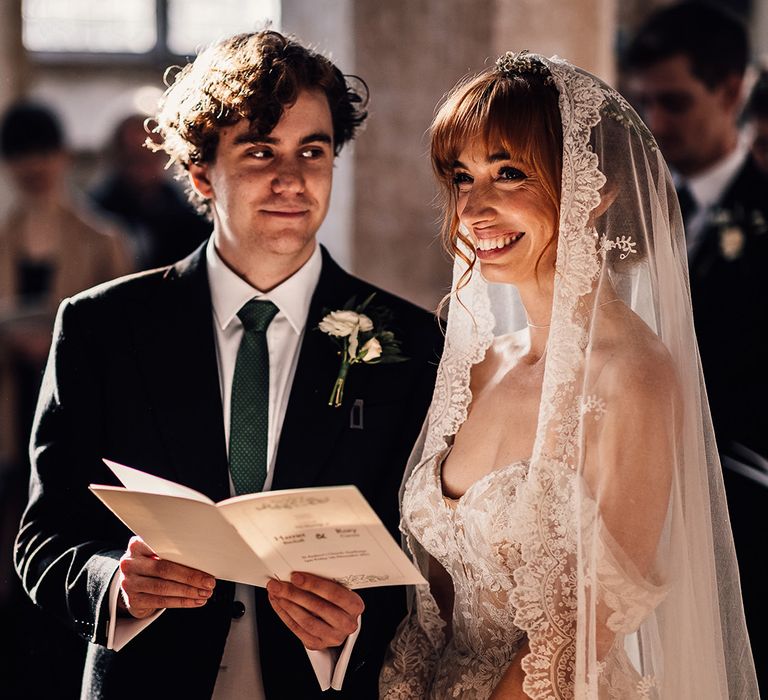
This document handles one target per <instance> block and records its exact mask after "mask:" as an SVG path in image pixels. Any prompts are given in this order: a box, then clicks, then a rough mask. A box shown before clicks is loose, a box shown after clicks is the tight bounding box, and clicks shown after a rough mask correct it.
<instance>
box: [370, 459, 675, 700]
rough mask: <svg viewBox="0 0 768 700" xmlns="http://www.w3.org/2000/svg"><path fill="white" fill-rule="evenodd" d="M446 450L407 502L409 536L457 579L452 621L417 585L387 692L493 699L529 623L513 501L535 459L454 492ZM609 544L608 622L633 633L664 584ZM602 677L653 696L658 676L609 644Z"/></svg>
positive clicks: (611, 689) (389, 667)
mask: <svg viewBox="0 0 768 700" xmlns="http://www.w3.org/2000/svg"><path fill="white" fill-rule="evenodd" d="M446 455H447V451H446V452H443V453H441V454H439V455H437V456H436V457H433V458H431V459H428V460H426V461H424V462H422V463H421V464H420V465H418V466H417V467H416V468H415V469H414V471H413V472H412V474H411V476H410V478H409V479H408V482H407V484H406V487H405V491H404V494H403V505H402V510H403V530H404V532H405V534H406V536H407V537H408V538H409V539H410V540H411V541H412V542H413V539H415V540H417V541H418V544H419V545H420V547H422V548H423V550H424V551H425V552H426V553H428V554H429V555H431V556H432V557H433V558H434V559H436V560H437V561H438V562H439V563H440V564H441V565H442V567H443V568H444V569H445V570H446V571H447V572H448V574H449V575H450V577H451V580H452V581H453V589H454V602H453V619H452V625H451V630H450V631H449V630H446V629H445V623H444V622H443V620H442V618H441V617H440V615H439V613H438V609H437V604H436V603H435V601H434V599H433V598H432V596H431V594H430V592H429V590H428V587H426V586H420V587H418V590H417V602H416V606H415V608H414V610H413V611H412V613H411V615H410V616H409V617H408V618H407V619H406V620H405V621H404V623H403V625H402V626H401V628H400V630H399V631H398V634H397V636H396V637H395V640H394V642H393V644H392V654H391V657H390V659H389V661H388V662H387V664H386V665H385V667H384V670H383V671H382V693H381V696H382V697H383V698H391V699H393V700H395V699H397V700H399V699H400V698H403V699H405V698H408V699H411V700H414V699H416V698H434V699H435V700H438V699H440V700H442V699H443V698H462V699H466V700H474V699H477V700H481V699H483V698H488V697H489V696H490V694H491V693H492V692H493V689H494V688H495V687H496V685H497V684H498V682H499V680H500V679H501V677H502V675H503V674H504V672H505V671H506V669H507V667H508V666H509V664H510V663H511V662H512V660H513V659H514V657H515V655H516V654H517V653H518V651H520V649H521V647H522V646H523V645H524V644H525V642H526V634H525V632H524V631H523V630H522V629H520V628H519V627H518V626H517V625H516V624H515V617H516V614H517V610H516V608H515V605H514V601H513V591H514V590H515V588H516V583H515V579H514V576H513V572H514V571H515V570H516V569H519V568H520V567H521V566H522V564H523V562H522V559H521V545H520V542H519V541H516V540H517V538H516V534H515V533H516V530H517V527H516V522H515V518H516V509H515V507H514V505H515V503H516V500H517V491H518V488H519V487H521V485H523V484H524V483H525V480H526V476H527V474H528V461H527V460H525V461H519V462H514V463H512V464H509V465H507V466H505V467H502V468H501V469H496V470H494V471H492V472H490V473H489V474H487V475H486V476H484V477H482V478H481V479H479V480H478V481H476V482H475V483H474V484H472V485H471V486H470V487H469V489H467V491H466V493H464V494H463V495H462V496H461V497H460V498H458V499H451V498H448V497H446V496H444V495H443V492H442V483H441V466H442V463H443V461H444V460H445V457H446ZM413 544H414V545H415V542H413ZM412 546H413V545H412ZM603 553H604V555H605V556H606V559H605V561H604V562H603V563H602V565H600V566H598V571H599V573H600V578H601V579H602V581H601V583H602V588H603V590H607V589H610V591H611V593H612V598H613V602H614V606H615V608H614V611H613V618H612V622H611V629H612V630H613V631H615V632H617V633H624V634H626V633H630V632H632V631H634V629H636V628H637V626H638V625H639V623H640V622H641V621H642V620H643V619H644V618H645V617H646V616H647V615H648V613H650V612H651V611H652V610H653V609H654V608H655V607H656V605H657V604H658V603H659V602H660V601H661V600H662V599H663V598H664V594H665V590H664V589H663V588H662V587H655V586H651V585H646V586H642V585H636V584H635V583H633V582H631V581H630V580H629V579H628V578H627V577H626V576H624V575H622V572H621V570H620V568H619V567H618V566H617V564H616V561H615V559H614V558H613V557H611V556H610V555H609V554H608V552H607V551H606V550H605V549H603ZM436 650H441V651H439V652H437V653H436ZM598 685H599V686H600V688H601V690H600V691H599V697H601V698H606V699H608V698H610V699H611V700H614V699H616V700H619V699H621V700H635V699H637V700H640V699H643V698H652V697H654V695H652V694H651V692H652V688H653V685H654V680H653V679H652V678H648V677H645V678H643V677H641V676H640V675H639V674H638V673H637V672H636V671H635V670H634V668H633V667H632V665H631V663H630V662H629V658H628V657H627V655H626V653H625V651H624V650H623V649H614V650H612V651H611V653H610V654H609V656H608V657H607V658H606V659H605V663H604V664H603V666H602V673H601V678H600V679H599V683H598Z"/></svg>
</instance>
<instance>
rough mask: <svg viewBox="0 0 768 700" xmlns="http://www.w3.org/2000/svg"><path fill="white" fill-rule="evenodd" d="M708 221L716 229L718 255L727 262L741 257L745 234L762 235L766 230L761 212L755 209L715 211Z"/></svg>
mask: <svg viewBox="0 0 768 700" xmlns="http://www.w3.org/2000/svg"><path fill="white" fill-rule="evenodd" d="M710 220H711V222H712V224H713V225H714V226H716V227H717V233H718V244H719V248H720V254H721V255H722V256H723V257H724V258H725V259H726V260H729V261H730V260H736V259H737V258H739V257H741V254H742V253H743V252H744V245H745V244H746V242H747V233H749V234H750V235H753V234H763V233H765V232H766V231H767V230H768V226H767V225H766V221H765V217H764V216H763V214H762V212H761V211H759V210H757V209H755V210H753V211H751V212H748V211H745V210H744V208H743V207H741V206H736V207H734V208H733V209H725V208H719V209H716V210H715V211H714V212H713V213H712V216H711V219H710Z"/></svg>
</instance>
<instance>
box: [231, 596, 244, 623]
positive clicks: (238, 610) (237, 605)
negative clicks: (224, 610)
mask: <svg viewBox="0 0 768 700" xmlns="http://www.w3.org/2000/svg"><path fill="white" fill-rule="evenodd" d="M243 615H245V605H244V604H243V603H241V602H240V601H239V600H235V601H234V602H233V603H232V619H234V620H237V619H238V618H241V617H242V616H243Z"/></svg>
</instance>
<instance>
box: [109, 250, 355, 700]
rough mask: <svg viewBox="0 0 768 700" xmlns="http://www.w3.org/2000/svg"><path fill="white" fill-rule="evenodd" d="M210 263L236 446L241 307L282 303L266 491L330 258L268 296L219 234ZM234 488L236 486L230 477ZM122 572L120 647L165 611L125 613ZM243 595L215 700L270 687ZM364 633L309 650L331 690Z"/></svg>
mask: <svg viewBox="0 0 768 700" xmlns="http://www.w3.org/2000/svg"><path fill="white" fill-rule="evenodd" d="M206 266H207V268H208V282H209V285H210V290H211V302H212V306H213V319H212V322H213V326H214V332H215V338H216V358H217V361H218V369H219V387H220V389H221V400H222V407H223V413H224V433H225V435H226V439H227V444H229V423H230V402H231V397H232V378H233V376H234V372H235V362H236V360H237V351H238V349H239V347H240V340H241V338H242V335H243V325H242V323H241V322H240V319H239V318H238V316H237V312H238V311H239V310H240V309H241V308H242V307H243V305H244V304H245V303H246V302H248V301H250V300H251V299H264V300H269V301H271V302H272V303H273V304H275V306H277V308H278V313H277V314H276V315H275V317H274V319H273V320H272V322H271V323H270V324H269V327H268V328H267V346H268V348H269V368H270V370H269V427H268V435H267V478H266V481H265V483H264V490H265V491H266V490H269V489H270V488H271V486H272V479H273V476H274V464H275V457H276V454H277V445H278V442H279V439H280V432H281V430H282V425H283V419H284V418H285V411H286V409H287V407H288V398H289V396H290V389H291V386H292V384H293V377H294V375H295V373H296V365H297V364H298V358H299V348H300V347H301V340H302V338H303V336H304V333H305V330H306V329H305V326H306V321H307V314H308V313H309V304H310V301H311V299H312V294H313V293H314V290H315V287H316V286H317V282H318V280H319V279H320V271H321V268H322V257H321V254H320V249H319V247H317V246H316V247H315V250H314V252H313V254H312V256H311V257H310V259H309V260H308V261H307V262H306V263H305V264H304V266H303V267H302V268H301V269H300V270H298V271H297V272H296V273H295V274H294V275H292V276H291V277H289V278H288V279H287V280H285V281H284V282H282V283H281V284H280V285H279V286H277V287H275V288H274V289H272V290H271V291H270V292H268V293H263V292H260V291H258V290H257V289H255V288H254V287H252V286H251V285H250V284H248V282H246V281H245V280H244V279H242V278H241V277H239V276H238V275H237V274H236V273H235V272H233V271H232V270H231V269H230V268H229V267H228V266H227V265H226V264H225V263H224V261H223V260H222V259H221V257H220V256H219V254H218V252H217V251H216V248H215V246H214V245H213V238H211V239H210V240H209V242H208V246H207V248H206ZM230 493H232V494H233V495H234V493H235V491H234V487H233V485H232V479H231V478H230ZM118 592H119V591H118V586H117V576H116V577H115V579H114V580H113V582H112V590H111V592H110V630H109V637H108V648H110V649H115V650H119V649H120V648H122V647H123V646H124V645H125V644H127V643H128V641H130V640H131V639H132V638H133V637H135V636H136V635H137V634H138V633H139V632H141V630H143V629H145V628H146V627H147V626H148V625H149V624H151V622H152V621H154V620H155V619H157V617H158V616H159V615H160V614H162V611H159V612H158V613H156V614H155V615H153V616H151V617H150V618H147V619H145V620H133V619H130V618H119V617H117V614H116V612H117V595H118ZM235 600H239V601H241V602H243V603H244V605H245V614H244V615H243V616H242V617H240V618H237V619H233V620H232V624H231V626H230V630H229V635H228V637H227V642H226V646H225V648H224V655H223V657H222V660H221V666H220V668H219V674H218V676H217V679H216V687H215V689H214V694H213V698H214V700H234V699H235V698H239V697H244V698H245V697H247V698H249V699H250V700H262V699H263V698H264V697H265V696H264V688H263V684H262V680H261V665H260V660H259V646H258V645H259V641H258V635H257V631H256V619H255V616H254V614H253V613H254V611H253V589H252V588H251V587H250V586H246V585H243V584H237V585H236V586H235ZM359 632H360V621H358V629H357V631H356V632H355V633H354V634H352V635H350V636H349V637H348V638H347V641H346V643H345V645H344V647H343V648H342V650H341V653H340V654H339V656H338V659H337V658H336V654H335V653H334V652H332V651H329V650H325V651H309V650H307V654H308V656H309V660H310V662H311V664H312V667H313V669H314V671H315V675H316V676H317V680H318V683H319V684H320V687H321V688H322V689H323V690H327V689H328V688H335V689H336V690H339V689H341V685H342V682H343V680H344V675H345V673H346V668H347V665H348V663H349V658H350V655H351V653H352V648H353V646H354V643H355V641H356V639H357V636H358V634H359Z"/></svg>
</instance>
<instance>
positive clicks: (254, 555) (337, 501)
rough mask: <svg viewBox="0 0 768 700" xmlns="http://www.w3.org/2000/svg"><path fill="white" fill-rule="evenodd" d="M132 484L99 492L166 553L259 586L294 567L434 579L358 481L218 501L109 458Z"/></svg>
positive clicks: (349, 581) (395, 580) (360, 578)
mask: <svg viewBox="0 0 768 700" xmlns="http://www.w3.org/2000/svg"><path fill="white" fill-rule="evenodd" d="M104 463H105V464H106V465H107V466H108V467H109V468H110V469H111V470H112V471H113V472H114V474H115V476H117V478H118V479H119V480H120V482H121V483H122V484H123V486H105V485H100V484H91V485H90V487H89V488H90V490H91V491H93V493H94V494H96V496H98V497H99V499H101V501H102V502H103V503H104V504H105V505H106V506H107V508H109V509H110V510H111V511H112V512H113V513H114V514H115V515H116V516H117V517H118V518H120V520H122V521H123V523H125V525H126V526H127V527H128V528H129V529H130V530H132V531H133V532H134V534H136V535H138V536H139V537H141V538H142V539H143V540H144V541H145V542H146V543H147V544H148V545H149V546H150V547H151V548H152V549H153V550H154V551H155V553H156V554H157V555H158V556H159V557H160V558H161V559H168V560H170V561H174V562H177V563H179V564H184V565H186V566H190V567H192V568H195V569H200V570H201V571H205V572H207V573H209V574H211V575H212V576H215V577H216V578H220V579H227V580H229V581H236V582H238V583H247V584H251V585H254V586H262V587H264V586H266V584H267V581H268V580H269V579H270V578H276V579H279V580H283V581H285V580H287V579H288V578H289V577H290V574H291V572H292V571H306V572H307V573H311V574H315V575H317V576H323V577H324V578H329V579H333V580H335V581H338V582H339V583H341V584H343V585H345V586H347V587H348V588H370V587H372V586H391V585H401V584H412V583H426V581H425V580H424V578H423V577H422V576H421V574H420V573H419V571H418V569H416V567H415V566H414V565H413V564H412V563H411V561H410V560H409V559H408V557H407V556H406V555H405V553H404V552H403V551H402V549H400V547H399V546H398V544H397V543H396V542H395V540H394V539H393V538H392V536H391V535H390V534H389V532H388V531H387V529H386V528H385V527H384V524H383V523H382V522H381V520H380V519H379V517H378V516H377V515H376V513H375V512H374V510H373V508H371V506H370V505H369V504H368V502H367V501H366V500H365V498H364V497H363V495H362V494H361V493H360V491H359V490H358V489H357V487H356V486H321V487H317V488H306V489H287V490H285V491H264V492H261V493H251V494H245V495H242V496H235V497H233V498H228V499H226V500H224V501H219V502H218V503H214V502H213V501H212V500H211V499H209V498H208V497H207V496H204V495H203V494H202V493H199V492H198V491H195V490H194V489H191V488H189V487H187V486H182V485H181V484H177V483H175V482H173V481H169V480H167V479H162V478H160V477H158V476H153V475H152V474H147V473H146V472H142V471H139V470H138V469H133V468H131V467H126V466H124V465H122V464H117V463H116V462H111V461H109V460H106V459H105V460H104Z"/></svg>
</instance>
